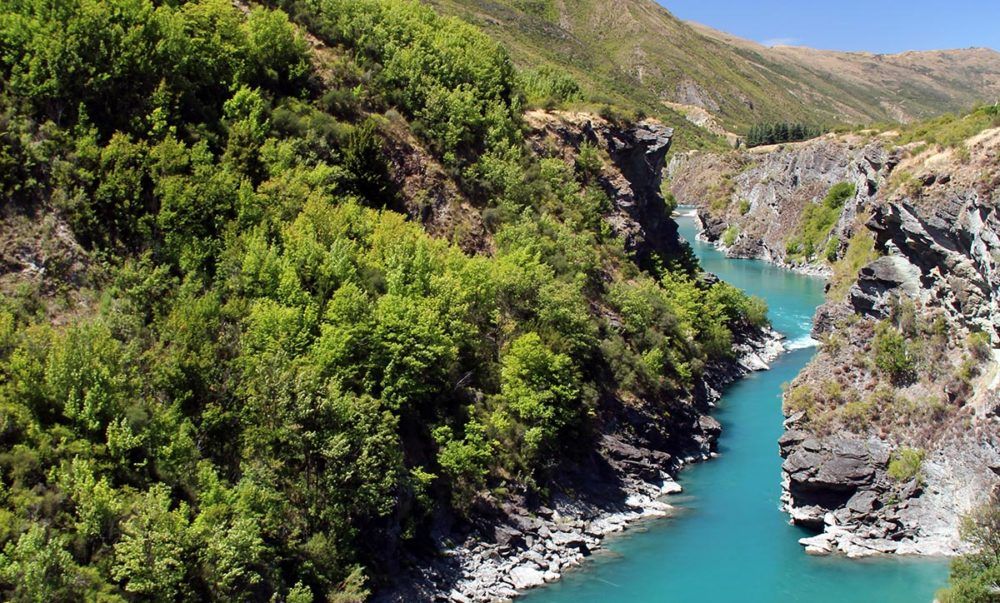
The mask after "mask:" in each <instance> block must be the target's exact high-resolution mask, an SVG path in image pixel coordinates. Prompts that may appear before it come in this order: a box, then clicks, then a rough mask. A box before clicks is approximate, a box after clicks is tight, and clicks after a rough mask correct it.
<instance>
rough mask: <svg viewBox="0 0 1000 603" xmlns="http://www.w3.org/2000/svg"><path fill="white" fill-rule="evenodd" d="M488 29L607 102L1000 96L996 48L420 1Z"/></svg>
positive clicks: (508, 3) (872, 112) (903, 115)
mask: <svg viewBox="0 0 1000 603" xmlns="http://www.w3.org/2000/svg"><path fill="white" fill-rule="evenodd" d="M425 1H427V2H429V3H431V4H433V5H434V6H436V7H438V8H439V9H441V10H443V11H446V12H449V13H452V14H458V15H460V16H462V17H463V18H465V19H467V20H469V21H471V22H473V23H476V24H477V25H480V26H481V27H483V28H484V29H485V30H486V31H487V32H488V33H490V34H491V35H493V36H494V37H495V38H497V39H498V40H500V41H501V42H502V43H504V45H505V46H507V47H508V48H509V49H511V52H512V54H513V57H514V59H515V61H516V62H517V63H518V64H519V65H522V66H536V65H538V64H542V63H545V64H552V65H557V66H558V67H559V68H560V69H564V70H566V71H568V72H569V73H571V74H572V75H573V76H574V77H575V78H576V79H577V80H578V81H580V82H581V83H582V85H583V87H584V89H585V90H586V92H587V93H588V97H589V98H590V99H591V100H594V101H599V100H600V99H601V98H602V97H604V98H609V99H615V100H624V101H625V102H626V104H629V105H634V106H638V107H641V108H643V109H644V110H646V111H655V110H656V109H654V107H655V105H656V104H657V103H659V102H662V101H668V102H671V103H680V104H683V105H690V106H695V107H700V108H703V109H706V110H708V111H709V112H711V113H713V114H716V115H718V116H719V117H720V118H721V119H722V120H723V122H724V123H725V124H726V125H728V126H729V127H730V128H737V129H742V128H745V127H746V126H747V125H749V124H751V123H753V122H758V121H771V120H798V121H806V122H812V123H820V124H828V125H829V124H835V123H864V122H872V121H890V120H891V121H908V120H910V119H917V118H924V117H928V116H931V115H936V114H939V113H942V112H945V111H960V110H965V109H968V108H969V107H971V106H972V105H973V104H975V103H976V102H986V101H993V100H995V99H996V98H997V96H1000V53H997V52H994V51H992V50H987V49H970V50H954V51H941V52H908V53H904V54H900V55H872V54H864V53H838V52H827V51H814V50H810V49H804V48H766V47H764V46H761V45H759V44H756V43H753V42H750V41H747V40H743V39H739V38H736V37H734V36H730V35H727V34H723V33H721V32H717V31H714V30H712V29H709V28H706V27H703V26H699V25H694V24H689V23H686V22H682V21H680V20H678V19H677V18H675V17H674V16H673V15H671V14H670V13H669V12H668V11H667V10H665V9H663V8H661V7H660V6H659V5H658V4H656V3H655V2H653V0H622V1H620V2H598V1H595V0H559V1H556V0H534V1H519V0H492V1H490V2H472V1H470V0H425Z"/></svg>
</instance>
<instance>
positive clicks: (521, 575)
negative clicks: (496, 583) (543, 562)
mask: <svg viewBox="0 0 1000 603" xmlns="http://www.w3.org/2000/svg"><path fill="white" fill-rule="evenodd" d="M510 582H511V584H513V585H514V588H516V589H517V590H527V589H529V588H535V587H536V586H541V585H543V584H545V574H544V573H543V572H541V571H539V569H538V568H537V567H535V566H534V565H519V566H518V567H515V568H514V569H512V570H510Z"/></svg>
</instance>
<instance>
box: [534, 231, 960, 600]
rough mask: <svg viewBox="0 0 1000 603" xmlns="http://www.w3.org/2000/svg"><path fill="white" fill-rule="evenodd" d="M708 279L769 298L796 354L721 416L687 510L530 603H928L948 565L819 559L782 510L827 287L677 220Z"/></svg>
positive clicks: (691, 478)
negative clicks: (785, 454)
mask: <svg viewBox="0 0 1000 603" xmlns="http://www.w3.org/2000/svg"><path fill="white" fill-rule="evenodd" d="M677 221H678V223H679V225H680V228H681V234H682V235H683V236H684V238H685V239H687V240H688V241H689V242H691V244H692V246H693V248H694V251H695V253H696V255H697V256H698V258H699V259H700V260H701V263H702V266H703V267H704V268H705V270H708V271H709V272H713V273H715V274H717V275H718V276H719V277H720V278H722V279H724V280H725V281H728V282H729V283H731V284H733V285H735V286H737V287H739V288H741V289H743V290H745V291H747V292H749V293H751V294H753V295H757V296H760V297H762V298H764V299H765V300H766V301H767V303H768V305H769V307H770V312H771V321H772V323H773V324H774V327H775V328H776V329H777V330H778V331H779V332H781V333H782V334H784V335H785V336H786V337H787V338H788V341H789V344H790V345H789V347H790V348H793V349H792V350H791V351H790V352H788V353H787V354H785V355H784V356H782V357H781V358H779V359H778V360H777V361H775V362H774V363H773V364H772V369H771V370H770V371H766V372H762V373H756V374H753V375H751V376H749V377H747V378H746V379H743V380H741V381H739V382H738V383H736V384H735V385H733V386H732V387H731V388H729V389H728V390H727V391H726V393H725V396H724V397H723V399H722V400H721V401H720V403H719V408H718V412H717V414H716V417H717V418H718V419H719V420H720V421H721V422H722V424H723V427H724V431H723V434H722V438H721V440H720V442H719V447H720V453H721V456H720V457H719V458H718V459H715V460H713V461H711V462H708V463H703V464H700V465H697V466H694V467H691V468H689V469H687V470H685V471H683V472H682V473H681V476H680V480H679V481H680V483H681V485H683V486H684V492H683V493H682V494H680V495H677V496H674V497H672V498H671V499H670V501H669V502H671V503H672V504H674V505H675V506H677V507H678V513H677V514H676V515H675V516H673V517H671V518H669V519H664V520H658V521H653V522H649V523H647V524H645V525H644V526H642V527H640V528H636V529H633V530H631V531H629V532H627V533H626V534H625V535H623V536H620V537H617V538H614V539H610V540H608V541H607V542H606V548H605V550H603V551H602V552H600V553H598V554H596V555H594V556H593V557H591V559H590V560H589V561H588V562H587V563H585V564H584V566H583V567H582V568H581V569H579V570H577V571H573V572H569V573H567V574H566V575H565V576H564V577H563V580H562V581H560V582H558V583H556V584H553V585H551V586H548V587H545V588H543V589H541V590H538V591H535V592H532V593H530V594H529V595H528V596H526V597H525V598H524V599H523V600H524V601H526V602H529V603H588V602H598V603H619V602H642V601H652V602H660V601H663V602H673V601H676V602H687V601H697V602H700V603H716V602H718V603H730V602H732V603H736V602H747V603H752V602H761V603H765V602H768V603H770V602H774V603H784V602H804V603H806V602H807V603H834V602H836V603H847V602H858V603H865V602H871V603H911V602H918V603H928V602H930V601H931V600H932V599H933V597H934V592H935V591H936V590H937V589H939V588H941V587H942V586H943V585H944V583H945V582H946V580H947V573H948V566H947V562H945V561H943V560H917V559H877V560H863V561H852V560H847V559H844V558H838V557H810V556H808V555H806V554H805V553H804V552H803V550H802V547H801V546H800V545H799V544H798V539H799V538H802V537H803V536H806V535H808V534H807V533H806V532H804V531H802V530H801V529H799V528H796V527H794V526H791V525H789V524H788V519H787V516H786V515H785V514H784V513H782V512H781V511H780V509H779V506H778V505H779V497H780V494H781V485H780V479H781V458H780V457H779V456H778V445H777V441H778V438H779V437H780V436H781V432H782V419H783V417H782V414H781V384H782V383H784V382H787V381H790V380H792V379H793V378H794V377H795V375H796V374H798V372H799V371H800V370H801V369H802V367H804V366H805V365H806V363H807V362H809V360H810V358H811V357H812V355H813V354H814V352H815V347H813V344H814V342H813V341H812V340H811V339H810V338H809V332H810V330H811V328H812V316H813V313H814V311H815V310H816V307H817V306H818V305H819V304H820V303H821V302H822V301H823V282H822V281H821V280H819V279H816V278H811V277H807V276H802V275H799V274H796V273H793V272H790V271H788V270H783V269H780V268H777V267H775V266H772V265H770V264H767V263H765V262H760V261H751V260H732V259H728V258H726V257H725V256H724V255H722V254H721V253H719V252H718V251H717V250H716V249H715V248H714V247H712V246H711V245H707V244H704V243H701V242H698V241H696V240H695V224H694V220H693V219H692V218H691V217H689V216H684V215H682V216H681V217H679V218H678V220H677Z"/></svg>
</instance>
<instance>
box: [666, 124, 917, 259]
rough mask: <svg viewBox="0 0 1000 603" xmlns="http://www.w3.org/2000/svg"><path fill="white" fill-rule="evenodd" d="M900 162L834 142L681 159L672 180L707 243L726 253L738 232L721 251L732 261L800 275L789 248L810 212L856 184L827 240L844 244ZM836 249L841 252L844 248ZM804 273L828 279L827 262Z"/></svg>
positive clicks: (872, 148)
mask: <svg viewBox="0 0 1000 603" xmlns="http://www.w3.org/2000/svg"><path fill="white" fill-rule="evenodd" d="M897 161H898V159H897V158H895V157H893V156H892V154H891V153H889V152H887V151H886V149H885V147H884V145H883V144H882V143H880V142H879V141H874V142H872V141H867V140H865V139H861V138H859V137H855V136H846V137H841V136H832V135H831V136H826V137H822V138H819V139H815V140H810V141H806V142H801V143H793V144H787V145H782V146H780V147H762V148H758V149H753V150H751V151H747V152H741V153H734V154H729V155H724V156H720V155H716V154H705V153H697V152H693V153H688V154H686V155H679V156H676V157H674V158H673V159H672V160H671V162H670V165H669V167H668V177H669V178H670V184H671V191H672V192H673V194H674V196H675V198H676V199H677V201H678V203H680V204H682V205H693V206H695V207H697V208H698V216H699V218H700V220H701V222H702V224H703V225H704V231H703V236H704V237H705V239H706V240H708V241H710V242H713V243H716V244H718V245H720V246H723V245H722V243H723V234H724V233H725V232H726V231H727V230H729V229H733V230H732V232H733V233H734V235H735V236H734V238H733V240H732V242H731V244H729V245H725V246H724V247H725V251H726V253H727V254H728V255H729V256H731V257H746V258H758V259H762V260H765V261H769V262H773V263H775V264H778V265H782V266H788V267H790V268H803V267H804V266H803V261H802V260H800V259H799V260H796V261H794V262H792V261H790V260H789V258H788V256H787V250H786V247H787V243H788V242H789V240H791V239H792V238H793V237H794V236H795V235H796V234H797V233H798V232H799V231H800V226H801V221H802V214H803V210H804V208H805V207H806V205H807V204H810V203H819V202H821V201H822V200H823V198H824V197H825V196H826V194H827V192H829V190H830V188H831V187H832V186H833V185H835V184H838V183H840V182H848V183H851V184H853V185H854V186H855V188H856V190H857V194H856V195H855V196H854V197H853V198H852V199H849V200H848V201H847V202H846V203H845V205H844V208H843V210H842V212H841V214H840V218H839V220H838V221H837V223H836V225H835V226H834V228H833V230H832V231H831V233H830V238H831V239H833V240H834V241H838V242H839V241H845V242H846V241H847V239H849V238H850V235H851V233H852V232H853V230H854V229H855V228H856V227H857V226H858V223H857V222H858V216H859V215H862V214H863V213H864V212H865V210H866V209H867V208H869V207H871V206H872V205H873V203H874V201H875V199H876V196H877V195H878V191H879V189H880V188H881V187H882V186H883V185H884V183H885V180H886V176H887V174H888V173H889V171H890V170H891V168H892V167H893V166H894V165H895V163H896V162H897ZM824 243H825V241H824ZM838 247H839V248H838V249H837V251H838V252H842V251H843V248H844V247H845V245H844V244H840V245H839V246H838ZM805 268H808V271H811V272H819V273H828V271H829V266H828V264H827V263H826V261H825V260H824V259H823V258H819V259H817V260H815V263H814V264H813V265H811V266H805Z"/></svg>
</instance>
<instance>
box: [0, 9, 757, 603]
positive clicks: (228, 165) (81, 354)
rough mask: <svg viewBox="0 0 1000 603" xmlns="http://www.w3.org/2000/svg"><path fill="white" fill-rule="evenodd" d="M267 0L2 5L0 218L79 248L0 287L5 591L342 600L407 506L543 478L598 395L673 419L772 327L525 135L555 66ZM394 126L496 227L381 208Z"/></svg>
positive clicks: (433, 21) (390, 194)
mask: <svg viewBox="0 0 1000 603" xmlns="http://www.w3.org/2000/svg"><path fill="white" fill-rule="evenodd" d="M278 4H279V6H270V7H259V6H258V7H252V8H247V9H246V10H241V9H240V8H237V7H234V5H233V4H231V3H230V2H228V1H227V0H192V1H183V0H172V1H168V0H164V1H153V0H3V1H2V5H3V10H2V11H0V213H2V215H3V216H4V217H12V216H17V217H21V218H24V219H27V220H33V221H40V222H45V223H49V224H55V225H56V226H54V227H53V228H55V229H56V230H59V229H60V228H62V226H63V225H65V227H66V229H68V232H67V233H63V236H64V238H68V239H70V240H71V241H73V242H74V244H76V243H78V244H79V245H80V246H81V248H82V249H83V250H84V252H85V253H84V258H83V259H81V260H78V261H74V262H66V263H58V262H54V263H51V264H49V265H45V266H43V267H42V268H41V270H43V271H44V277H45V278H44V279H40V280H39V279H35V280H31V279H26V280H24V281H23V282H20V283H19V284H17V286H11V287H6V288H4V289H3V290H2V291H0V551H2V553H0V591H2V593H3V597H4V598H5V599H8V600H14V601H80V600H86V601H104V602H111V601H133V600H134V601H140V600H141V601H147V600H148V601H179V600H217V601H243V600H247V601H288V602H296V603H301V602H306V601H330V602H348V601H356V600H360V599H363V598H364V597H365V596H366V593H367V592H368V591H369V590H371V589H372V588H377V587H378V586H379V585H380V584H382V583H384V582H385V580H386V579H388V578H389V576H387V575H386V573H387V570H386V563H387V559H388V558H390V557H392V556H394V555H396V552H397V551H399V550H400V549H401V548H402V547H407V546H410V545H411V544H412V543H415V542H419V541H420V539H421V538H424V537H425V533H426V530H427V526H428V523H429V518H430V517H431V515H432V514H433V513H435V512H439V511H441V510H445V511H447V512H449V513H453V514H455V515H456V516H461V515H463V514H466V513H469V512H471V511H470V508H471V507H472V505H473V503H474V501H476V500H477V499H478V498H481V497H482V494H483V493H484V492H493V493H494V494H495V496H499V497H502V496H503V492H504V491H505V490H507V489H528V490H532V491H536V492H538V493H539V495H540V496H544V493H545V484H546V480H547V478H548V475H549V474H550V472H551V471H552V470H553V468H554V466H555V465H556V464H557V463H558V462H559V459H560V458H563V457H569V458H572V456H573V455H574V454H583V453H585V451H586V449H587V446H586V445H585V443H586V442H588V441H589V439H590V438H592V437H593V435H594V429H595V427H594V423H595V410H596V409H597V408H598V407H599V406H600V404H601V403H602V400H605V399H607V398H609V397H618V398H622V397H625V398H628V397H636V398H642V399H645V400H650V401H654V402H656V403H658V404H661V405H662V407H663V412H664V413H669V409H670V405H671V404H672V403H673V401H676V400H678V399H680V398H683V397H684V396H686V395H688V394H689V392H690V391H691V389H692V387H694V384H695V383H696V381H697V379H698V377H699V375H700V374H701V373H702V371H703V370H704V367H705V366H706V363H709V362H711V361H713V360H714V359H718V358H722V357H725V356H727V355H729V354H731V349H732V346H731V343H732V333H733V330H734V328H736V327H738V326H740V325H744V324H747V323H751V324H756V325H759V324H761V323H762V322H763V321H764V309H763V308H762V307H761V304H760V303H759V302H757V301H755V300H751V299H748V298H746V297H745V296H743V295H742V294H741V293H739V292H738V291H736V290H735V289H733V288H731V287H729V286H727V285H725V284H722V283H716V284H709V283H708V282H707V281H705V280H703V279H699V278H698V276H699V275H698V270H697V267H696V266H695V265H694V264H693V263H692V261H691V260H690V259H686V258H683V257H682V258H679V259H678V258H659V260H660V261H657V262H654V263H653V265H649V266H643V267H641V268H640V267H639V266H637V265H636V263H635V262H634V261H633V259H632V258H630V256H629V255H628V254H627V253H626V252H625V250H624V248H623V245H622V242H621V241H620V240H619V239H617V238H616V237H614V236H613V235H612V234H611V233H610V231H609V229H608V228H607V227H606V224H605V223H604V222H603V221H602V212H603V211H605V208H606V205H607V199H606V198H605V197H603V195H604V193H603V191H602V190H600V188H599V187H596V186H595V185H594V184H593V182H592V179H591V178H589V177H588V175H587V170H586V169H581V168H580V166H573V165H569V164H566V163H564V162H562V161H555V160H553V159H545V158H538V157H535V156H533V155H531V154H530V153H528V152H527V151H526V148H525V145H524V134H523V131H522V123H521V107H522V105H523V103H524V102H525V98H526V96H536V97H552V96H555V97H560V98H569V97H572V96H573V95H575V94H576V93H577V92H576V90H577V88H576V87H575V86H574V84H573V83H572V81H566V80H565V79H560V78H556V77H554V76H553V75H552V74H546V73H518V72H517V71H516V70H515V69H514V67H513V66H512V63H511V61H510V59H509V57H508V56H507V54H506V52H505V51H504V50H503V49H502V48H501V47H499V46H498V45H497V44H496V43H494V42H492V41H491V40H490V39H489V38H487V37H485V36H484V35H482V34H481V33H479V32H478V31H477V30H476V29H474V28H472V27H471V26H468V25H466V24H464V23H462V22H461V21H458V20H456V19H450V18H442V17H439V16H437V15H436V14H435V13H434V12H433V11H431V10H430V9H428V8H425V7H423V6H421V5H420V4H418V3H416V2H409V1H403V0H297V1H296V0H288V1H286V2H279V3H278ZM289 15H291V17H290V16H289ZM305 31H308V32H310V36H314V37H308V38H307V35H306V34H305V33H304V32H305ZM400 130H402V131H404V132H407V133H412V134H413V135H414V136H415V137H416V139H417V140H418V141H419V142H420V144H421V145H422V146H423V147H424V148H426V149H427V150H428V152H429V153H430V154H431V155H433V156H434V157H435V158H436V160H438V161H440V163H441V164H442V165H443V166H445V168H446V169H447V171H448V173H449V175H450V176H449V177H450V178H453V179H454V181H455V182H456V183H457V186H458V187H459V188H460V190H462V191H463V192H464V193H465V194H467V195H468V196H469V198H470V199H472V200H474V201H475V203H476V204H477V208H478V210H479V211H481V212H483V213H484V215H485V214H487V213H488V214H489V216H490V217H491V219H490V220H489V221H488V224H489V229H490V232H489V237H490V239H491V241H490V245H489V246H487V248H488V251H489V252H488V253H479V254H475V253H470V252H468V251H463V250H462V249H461V248H460V247H458V246H457V245H455V244H453V243H452V242H450V241H449V240H445V239H441V238H432V237H430V236H429V235H428V234H426V233H425V232H424V230H423V229H422V228H421V226H420V224H419V223H415V222H411V221H408V220H407V219H406V218H405V216H404V215H403V214H401V213H398V212H397V211H395V210H394V208H396V207H397V201H398V200H397V197H398V194H399V193H398V191H395V190H393V189H392V187H391V186H390V185H389V184H388V182H389V180H388V179H387V178H386V174H387V172H388V171H389V170H391V169H392V165H390V164H389V159H388V158H387V153H385V152H384V151H385V147H386V144H387V142H386V141H387V137H389V136H394V135H396V134H394V132H398V131H400ZM60 232H62V231H61V230H60ZM8 234H10V233H8ZM5 282H7V281H5ZM608 315H615V316H618V317H620V321H615V322H614V323H612V322H611V321H609V319H608V318H607V316H608ZM571 443H572V444H573V445H572V446H570V445H569V444H571Z"/></svg>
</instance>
